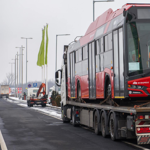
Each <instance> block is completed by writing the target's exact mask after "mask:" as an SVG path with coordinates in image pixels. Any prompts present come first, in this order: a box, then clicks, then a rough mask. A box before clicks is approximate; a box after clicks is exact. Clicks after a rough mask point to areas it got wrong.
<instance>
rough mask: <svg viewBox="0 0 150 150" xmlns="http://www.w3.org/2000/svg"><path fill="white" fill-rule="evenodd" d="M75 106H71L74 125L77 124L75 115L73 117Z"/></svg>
mask: <svg viewBox="0 0 150 150" xmlns="http://www.w3.org/2000/svg"><path fill="white" fill-rule="evenodd" d="M75 115H76V114H75V107H74V106H73V107H72V124H73V126H74V127H76V126H78V124H76V117H75Z"/></svg>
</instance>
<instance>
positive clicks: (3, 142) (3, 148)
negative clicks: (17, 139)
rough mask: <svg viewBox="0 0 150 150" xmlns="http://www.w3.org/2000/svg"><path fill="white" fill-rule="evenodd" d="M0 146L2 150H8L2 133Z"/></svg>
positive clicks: (0, 134)
mask: <svg viewBox="0 0 150 150" xmlns="http://www.w3.org/2000/svg"><path fill="white" fill-rule="evenodd" d="M0 145H1V149H2V150H8V149H7V146H6V143H5V141H4V138H3V135H2V132H1V131H0Z"/></svg>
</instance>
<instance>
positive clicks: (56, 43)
mask: <svg viewBox="0 0 150 150" xmlns="http://www.w3.org/2000/svg"><path fill="white" fill-rule="evenodd" d="M68 35H70V34H57V35H56V56H55V72H56V71H57V37H58V36H68ZM55 91H56V84H55Z"/></svg>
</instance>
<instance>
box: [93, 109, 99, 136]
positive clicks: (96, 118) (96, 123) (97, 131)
mask: <svg viewBox="0 0 150 150" xmlns="http://www.w3.org/2000/svg"><path fill="white" fill-rule="evenodd" d="M94 132H95V134H97V135H99V129H98V116H97V113H96V112H95V114H94Z"/></svg>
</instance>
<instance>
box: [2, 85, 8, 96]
mask: <svg viewBox="0 0 150 150" xmlns="http://www.w3.org/2000/svg"><path fill="white" fill-rule="evenodd" d="M3 96H6V98H9V85H1V86H0V98H2V97H3Z"/></svg>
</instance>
